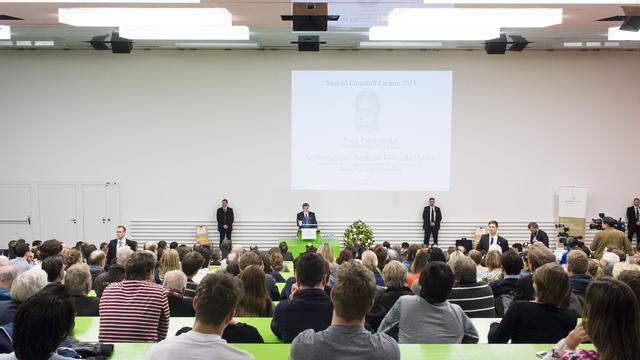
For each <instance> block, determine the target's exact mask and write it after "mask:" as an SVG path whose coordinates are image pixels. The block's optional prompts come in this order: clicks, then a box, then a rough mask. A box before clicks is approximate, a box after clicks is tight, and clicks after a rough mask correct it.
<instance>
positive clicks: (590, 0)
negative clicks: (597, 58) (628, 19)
mask: <svg viewBox="0 0 640 360" xmlns="http://www.w3.org/2000/svg"><path fill="white" fill-rule="evenodd" d="M424 3H425V4H505V5H523V4H544V5H547V4H554V5H556V4H557V5H564V4H593V5H597V4H640V1H638V0H515V1H514V0H424Z"/></svg>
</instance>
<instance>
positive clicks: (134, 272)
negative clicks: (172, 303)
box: [98, 250, 169, 342]
mask: <svg viewBox="0 0 640 360" xmlns="http://www.w3.org/2000/svg"><path fill="white" fill-rule="evenodd" d="M155 263H156V255H155V254H154V253H152V252H151V251H149V250H143V251H136V252H134V253H133V254H132V255H131V256H130V257H129V259H128V260H127V263H126V265H125V280H124V281H122V282H117V283H112V284H110V285H109V286H107V288H106V289H104V292H103V293H102V298H100V331H99V335H98V339H99V341H100V342H137V341H146V342H149V341H150V342H156V341H161V340H164V338H165V337H166V336H167V331H168V329H169V301H168V300H167V293H166V292H165V291H164V288H163V287H162V285H157V284H155V283H154V280H153V271H154V268H155Z"/></svg>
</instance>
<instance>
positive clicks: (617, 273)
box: [611, 262, 640, 279]
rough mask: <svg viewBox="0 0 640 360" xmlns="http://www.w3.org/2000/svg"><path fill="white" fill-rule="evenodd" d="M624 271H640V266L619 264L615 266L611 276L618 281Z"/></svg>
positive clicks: (625, 263)
mask: <svg viewBox="0 0 640 360" xmlns="http://www.w3.org/2000/svg"><path fill="white" fill-rule="evenodd" d="M623 271H640V266H638V265H636V264H630V263H627V262H619V263H617V264H615V265H613V269H612V270H611V276H613V277H614V278H616V279H617V278H618V277H619V276H620V274H621V273H622V272H623Z"/></svg>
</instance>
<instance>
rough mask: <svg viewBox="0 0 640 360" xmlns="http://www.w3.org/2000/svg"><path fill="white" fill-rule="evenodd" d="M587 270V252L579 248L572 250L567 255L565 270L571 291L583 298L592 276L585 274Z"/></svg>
mask: <svg viewBox="0 0 640 360" xmlns="http://www.w3.org/2000/svg"><path fill="white" fill-rule="evenodd" d="M588 271H589V258H587V254H585V253H584V252H582V251H580V250H573V251H570V252H569V255H567V272H568V273H569V283H570V284H571V292H572V293H573V294H574V295H576V296H580V297H581V298H584V296H585V293H586V291H587V286H589V283H590V282H591V280H593V278H591V276H590V275H588V274H587V272H588Z"/></svg>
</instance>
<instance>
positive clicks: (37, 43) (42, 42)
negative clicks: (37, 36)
mask: <svg viewBox="0 0 640 360" xmlns="http://www.w3.org/2000/svg"><path fill="white" fill-rule="evenodd" d="M33 44H34V45H35V46H55V45H56V44H55V42H53V41H50V40H40V41H39V40H36V41H34V42H33Z"/></svg>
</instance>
